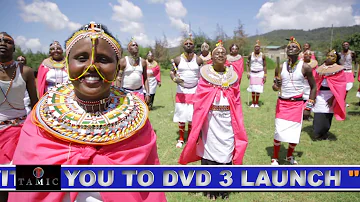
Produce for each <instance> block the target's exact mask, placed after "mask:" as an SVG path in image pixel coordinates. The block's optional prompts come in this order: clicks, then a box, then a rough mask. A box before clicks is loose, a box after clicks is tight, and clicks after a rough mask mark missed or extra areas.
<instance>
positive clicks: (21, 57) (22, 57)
mask: <svg viewBox="0 0 360 202" xmlns="http://www.w3.org/2000/svg"><path fill="white" fill-rule="evenodd" d="M20 59H23V60H24V61H25V60H26V58H25V57H24V56H22V55H20V56H19V57H17V58H16V60H17V61H19V60H20Z"/></svg>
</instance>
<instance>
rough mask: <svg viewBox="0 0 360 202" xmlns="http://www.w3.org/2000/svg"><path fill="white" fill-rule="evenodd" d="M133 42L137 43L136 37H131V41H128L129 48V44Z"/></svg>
mask: <svg viewBox="0 0 360 202" xmlns="http://www.w3.org/2000/svg"><path fill="white" fill-rule="evenodd" d="M132 44H136V41H135V37H131V40H130V42H129V43H128V48H129V46H130V45H132Z"/></svg>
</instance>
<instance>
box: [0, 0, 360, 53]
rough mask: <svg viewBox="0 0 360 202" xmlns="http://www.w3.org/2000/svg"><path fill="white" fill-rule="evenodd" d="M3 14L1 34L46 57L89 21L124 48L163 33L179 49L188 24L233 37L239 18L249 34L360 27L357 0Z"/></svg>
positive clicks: (21, 4) (5, 5)
mask: <svg viewBox="0 0 360 202" xmlns="http://www.w3.org/2000/svg"><path fill="white" fill-rule="evenodd" d="M0 9H1V14H2V17H1V19H0V24H1V27H2V29H1V31H6V32H8V33H9V34H10V35H12V36H13V37H14V38H15V40H16V41H15V43H16V44H17V45H20V46H21V47H22V48H24V49H31V50H33V51H38V50H40V51H43V52H47V51H48V45H49V44H50V43H51V42H52V41H53V40H58V41H60V42H61V43H62V44H64V41H65V40H66V39H67V38H68V37H69V36H70V35H71V34H72V33H73V31H74V30H75V29H76V28H78V27H79V26H80V25H83V24H86V23H88V22H90V21H95V22H99V23H103V24H105V25H107V27H108V28H109V30H110V31H111V32H112V33H113V34H114V35H116V36H117V37H118V39H119V40H120V41H121V43H122V45H124V44H127V42H128V41H129V39H130V38H131V37H133V36H134V37H135V39H136V40H137V41H138V43H139V44H140V45H144V46H145V45H152V44H153V43H154V40H155V38H162V35H163V34H165V35H166V36H167V39H168V41H169V44H170V45H172V46H175V45H177V44H178V41H179V40H180V37H181V32H182V31H183V30H184V29H185V30H187V29H188V27H189V24H191V29H192V30H193V31H195V32H198V30H199V29H201V30H202V31H203V32H205V33H206V34H207V35H208V36H210V37H213V36H214V34H215V30H216V25H217V24H219V25H221V26H222V27H223V29H224V31H225V32H226V33H227V34H228V35H230V36H232V32H233V29H234V28H235V27H236V26H237V22H238V20H239V19H240V20H241V21H242V23H243V24H244V28H245V32H246V33H247V34H248V35H255V34H256V33H259V34H261V33H265V32H268V31H272V30H276V29H289V28H296V29H305V30H308V29H314V28H318V27H330V26H331V24H334V26H351V25H355V24H360V1H359V0H342V1H341V2H340V3H339V1H338V0H317V1H314V0H253V1H240V0H222V1H218V0H207V1H203V0H196V1H195V0H101V1H100V0H97V1H95V0H72V1H70V0H61V1H60V0H15V1H13V0H2V5H1V8H0Z"/></svg>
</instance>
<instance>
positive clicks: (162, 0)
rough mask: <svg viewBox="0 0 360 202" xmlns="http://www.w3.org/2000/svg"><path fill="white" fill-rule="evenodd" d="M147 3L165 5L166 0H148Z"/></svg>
mask: <svg viewBox="0 0 360 202" xmlns="http://www.w3.org/2000/svg"><path fill="white" fill-rule="evenodd" d="M147 2H149V3H153V4H156V3H164V2H165V0H147Z"/></svg>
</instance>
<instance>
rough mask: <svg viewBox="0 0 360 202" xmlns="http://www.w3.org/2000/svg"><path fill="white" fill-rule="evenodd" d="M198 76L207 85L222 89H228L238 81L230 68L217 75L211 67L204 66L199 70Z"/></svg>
mask: <svg viewBox="0 0 360 202" xmlns="http://www.w3.org/2000/svg"><path fill="white" fill-rule="evenodd" d="M200 74H201V76H202V77H203V78H204V79H205V80H206V81H207V82H209V84H211V85H214V86H220V87H222V88H229V87H230V86H231V85H233V84H234V83H235V82H236V81H237V80H238V76H237V74H236V73H235V71H234V70H233V68H232V67H226V70H225V72H223V73H219V72H216V71H215V70H214V67H213V66H212V65H205V66H203V67H202V68H201V69H200Z"/></svg>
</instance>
